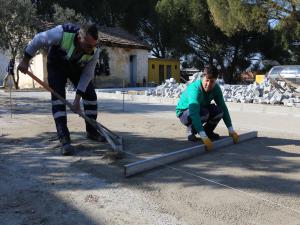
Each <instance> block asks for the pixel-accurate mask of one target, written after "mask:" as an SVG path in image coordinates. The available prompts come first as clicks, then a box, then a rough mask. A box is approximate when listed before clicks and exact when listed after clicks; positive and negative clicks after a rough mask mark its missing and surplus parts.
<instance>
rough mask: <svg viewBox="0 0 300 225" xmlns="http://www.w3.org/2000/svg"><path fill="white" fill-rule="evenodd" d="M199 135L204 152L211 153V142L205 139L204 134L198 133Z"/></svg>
mask: <svg viewBox="0 0 300 225" xmlns="http://www.w3.org/2000/svg"><path fill="white" fill-rule="evenodd" d="M199 135H200V137H201V140H202V142H203V144H204V145H205V150H206V151H211V150H212V149H213V143H212V141H211V140H210V139H209V138H208V137H207V135H206V133H205V132H200V133H199Z"/></svg>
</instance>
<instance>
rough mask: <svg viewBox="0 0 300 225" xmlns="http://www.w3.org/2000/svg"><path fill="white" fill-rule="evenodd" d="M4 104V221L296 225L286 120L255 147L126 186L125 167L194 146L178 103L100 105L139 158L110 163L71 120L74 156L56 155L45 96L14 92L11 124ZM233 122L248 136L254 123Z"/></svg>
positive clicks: (296, 157)
mask: <svg viewBox="0 0 300 225" xmlns="http://www.w3.org/2000/svg"><path fill="white" fill-rule="evenodd" d="M7 104H8V99H7V93H3V92H0V105H1V106H4V107H1V109H0V125H1V126H0V143H1V152H0V193H1V195H0V221H1V224H5V225H6V224H7V225H14V224H23V225H25V224H28V225H32V224H70V225H71V224H72V225H74V224H91V225H93V224H120V225H121V224H137V225H138V224H170V225H171V224H172V225H173V224H195V225H198V224H209V225H211V224H230V225H231V224H239V225H240V224H260V225H261V224H263V225H274V224H288V225H297V224H300V191H299V190H300V189H299V183H300V176H299V175H300V141H299V140H300V133H298V130H295V129H294V130H293V129H291V131H290V132H287V133H282V132H278V130H280V123H281V122H285V123H286V124H289V123H293V122H292V121H291V118H290V117H289V118H290V119H288V118H286V117H280V116H279V117H274V118H273V124H276V123H277V124H278V126H277V125H274V126H271V125H270V126H268V127H269V128H270V130H268V131H267V132H261V134H260V137H259V138H258V139H256V140H253V141H250V142H248V143H241V144H239V145H236V146H232V147H230V148H226V149H222V150H218V151H215V152H213V153H210V154H205V153H203V154H200V155H199V156H198V157H195V158H193V159H190V160H185V161H184V162H180V163H176V164H172V165H170V166H169V167H165V168H160V169H157V170H154V171H151V172H147V173H144V174H140V175H139V176H135V177H132V178H130V179H126V178H124V177H123V168H122V166H123V165H124V164H126V163H128V162H133V161H136V160H137V159H138V158H143V157H147V156H152V155H155V154H161V153H164V152H170V151H173V150H178V149H182V148H185V147H188V146H192V145H193V144H192V143H188V142H186V141H185V137H184V136H185V130H184V128H183V127H182V126H181V125H180V124H179V123H178V121H177V119H176V118H175V117H174V114H173V108H174V106H168V105H161V106H160V105H156V104H141V103H127V104H126V110H125V112H122V110H120V109H121V108H120V106H121V103H120V102H119V101H115V100H110V99H101V100H100V111H101V113H100V117H99V120H100V121H101V123H103V124H104V125H105V126H107V127H109V128H110V129H111V130H113V131H115V132H118V133H119V134H121V135H123V136H124V138H125V149H126V151H129V152H130V153H132V154H135V155H136V158H134V157H130V156H128V157H126V158H124V159H122V160H119V161H112V160H109V159H105V158H103V156H104V155H105V152H106V151H107V150H108V146H107V145H106V144H101V143H95V142H91V141H88V140H86V139H85V133H84V129H83V128H84V122H83V121H82V120H81V119H80V118H78V116H76V115H73V114H68V115H69V117H68V118H69V127H70V131H71V137H72V140H73V143H74V145H75V146H76V149H77V152H76V155H75V156H72V157H62V156H60V154H59V145H58V142H57V140H56V136H55V129H54V124H53V121H52V117H51V114H50V112H51V105H50V102H49V101H48V100H47V96H44V95H43V94H40V95H38V94H37V95H34V96H33V97H32V96H29V97H28V96H27V95H26V94H18V95H15V96H14V107H13V109H14V111H13V118H12V119H11V118H10V112H9V107H8V106H7ZM250 114H251V113H250ZM251 116H253V118H255V117H256V121H259V120H257V118H258V117H260V118H262V119H263V118H264V116H265V115H264V114H261V115H257V112H256V113H253V114H251ZM295 118H297V117H295ZM233 119H234V121H235V123H236V124H237V126H238V127H240V128H243V130H245V129H246V127H247V126H249V124H250V125H251V124H252V126H254V122H253V123H251V121H245V118H244V116H243V115H241V114H239V112H233ZM253 121H255V120H254V119H253ZM267 123H272V120H271V119H270V121H268V120H267V119H264V121H260V122H257V123H256V126H257V127H258V128H259V127H263V126H264V124H267ZM294 123H295V122H294ZM297 123H298V122H296V125H297ZM271 128H272V129H271ZM218 131H219V132H220V133H221V134H223V135H226V130H225V128H224V127H223V126H220V128H218ZM222 185H223V186H222ZM224 185H226V186H224Z"/></svg>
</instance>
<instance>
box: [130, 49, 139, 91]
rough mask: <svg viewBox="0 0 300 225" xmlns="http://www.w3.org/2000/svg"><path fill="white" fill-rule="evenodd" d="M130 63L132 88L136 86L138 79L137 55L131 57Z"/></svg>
mask: <svg viewBox="0 0 300 225" xmlns="http://www.w3.org/2000/svg"><path fill="white" fill-rule="evenodd" d="M129 61H130V86H131V87H135V86H136V77H137V63H136V55H130V56H129Z"/></svg>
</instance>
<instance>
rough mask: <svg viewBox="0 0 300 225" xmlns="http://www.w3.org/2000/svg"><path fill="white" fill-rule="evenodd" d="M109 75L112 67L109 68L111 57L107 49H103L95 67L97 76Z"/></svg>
mask: <svg viewBox="0 0 300 225" xmlns="http://www.w3.org/2000/svg"><path fill="white" fill-rule="evenodd" d="M103 75H105V76H109V75H110V69H109V57H108V52H107V51H106V49H103V50H102V51H101V52H100V54H99V60H98V62H97V64H96V68H95V76H103Z"/></svg>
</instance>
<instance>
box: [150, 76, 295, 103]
mask: <svg viewBox="0 0 300 225" xmlns="http://www.w3.org/2000/svg"><path fill="white" fill-rule="evenodd" d="M201 75H202V73H201V72H200V73H196V74H194V75H193V76H190V77H189V81H188V82H187V83H186V84H182V83H177V82H176V80H175V79H173V78H170V79H168V80H165V82H164V83H163V84H162V85H160V86H158V87H156V88H155V89H151V90H150V89H149V90H147V91H146V92H145V94H146V95H151V96H161V97H166V98H178V97H180V95H181V93H182V92H183V91H184V89H185V88H186V86H187V85H188V84H189V83H191V82H194V81H195V80H197V79H200V78H201ZM218 82H219V84H220V86H221V89H222V91H223V95H224V99H225V101H226V102H241V103H257V104H272V105H274V104H282V105H285V106H291V107H300V87H298V88H295V87H293V86H291V85H289V84H287V83H286V82H284V81H274V80H270V79H267V78H266V79H265V80H264V81H263V82H262V83H261V84H257V83H253V84H250V85H228V84H224V83H223V81H222V80H218Z"/></svg>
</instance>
